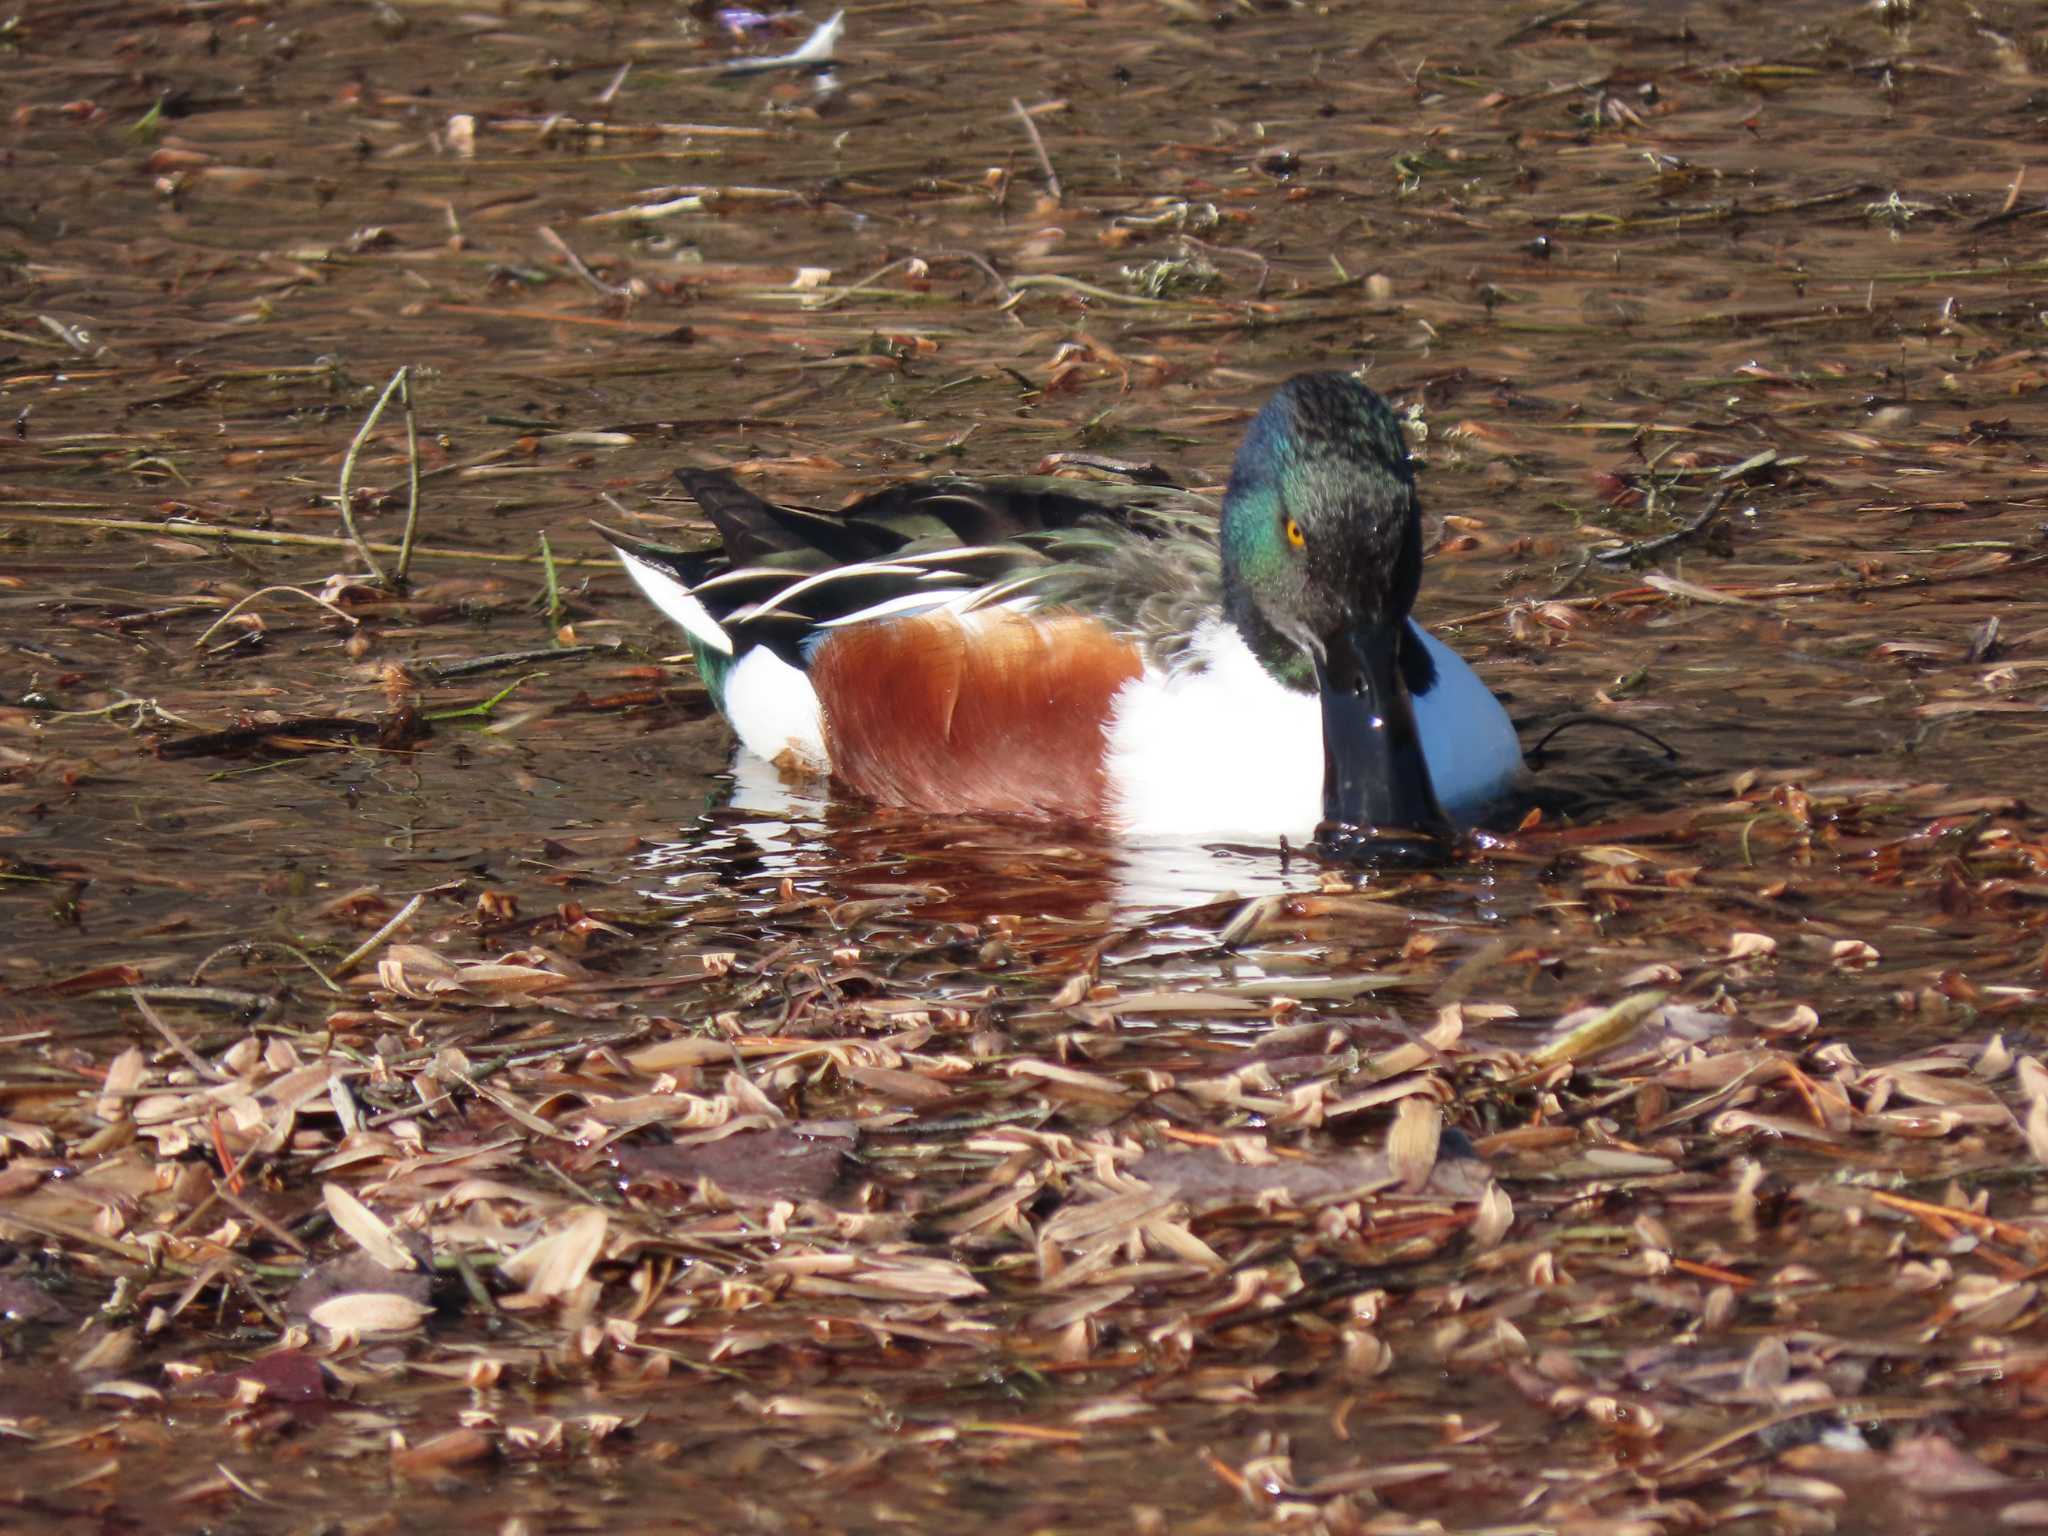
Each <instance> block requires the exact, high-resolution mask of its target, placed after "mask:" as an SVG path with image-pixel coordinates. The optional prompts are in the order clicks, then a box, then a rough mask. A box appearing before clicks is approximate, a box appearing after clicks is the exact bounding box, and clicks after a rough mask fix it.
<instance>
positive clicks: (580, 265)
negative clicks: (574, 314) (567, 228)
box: [540, 224, 635, 299]
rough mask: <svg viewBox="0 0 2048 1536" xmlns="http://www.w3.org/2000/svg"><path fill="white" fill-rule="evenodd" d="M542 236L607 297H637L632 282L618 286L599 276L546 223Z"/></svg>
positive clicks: (541, 228)
mask: <svg viewBox="0 0 2048 1536" xmlns="http://www.w3.org/2000/svg"><path fill="white" fill-rule="evenodd" d="M540 237H541V239H543V240H545V241H546V242H547V243H548V244H549V245H550V246H552V247H553V248H554V252H555V254H556V255H557V256H559V257H561V258H562V260H564V261H565V262H567V263H568V264H569V270H570V271H571V272H574V273H575V274H576V275H577V276H578V277H580V278H581V279H582V280H583V281H584V282H586V283H588V284H589V285H590V286H591V287H592V288H595V289H596V290H597V291H598V292H599V293H601V294H603V295H604V296H605V297H606V298H608V299H630V298H633V297H635V295H634V293H633V289H632V286H631V285H630V284H627V285H625V286H617V285H614V284H612V283H608V282H606V281H605V280H604V279H603V278H601V277H599V276H598V275H597V274H596V273H595V272H593V271H591V270H590V267H589V265H588V264H587V263H586V262H585V261H584V260H583V258H582V257H581V256H578V255H577V254H576V253H575V252H574V251H572V250H570V249H569V242H568V241H566V240H564V239H563V238H562V237H561V236H560V235H558V234H556V233H555V232H554V231H553V230H552V229H549V228H548V227H547V225H545V224H543V225H541V227H540Z"/></svg>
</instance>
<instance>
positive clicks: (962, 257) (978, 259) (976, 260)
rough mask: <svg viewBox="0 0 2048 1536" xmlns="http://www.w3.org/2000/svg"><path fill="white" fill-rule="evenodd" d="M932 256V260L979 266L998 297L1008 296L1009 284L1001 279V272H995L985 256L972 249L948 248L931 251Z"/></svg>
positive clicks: (1005, 297)
mask: <svg viewBox="0 0 2048 1536" xmlns="http://www.w3.org/2000/svg"><path fill="white" fill-rule="evenodd" d="M932 258H933V259H934V260H942V261H965V262H971V263H972V264H973V265H975V266H977V267H979V268H981V271H982V275H983V276H984V277H986V278H987V279H988V280H989V281H990V282H991V283H994V284H995V286H996V294H997V296H998V297H999V298H1003V299H1008V298H1009V297H1010V285H1009V284H1008V283H1006V282H1004V281H1003V278H1002V274H1001V273H999V272H997V271H996V269H995V268H994V267H992V266H990V265H989V260H988V258H987V257H986V256H982V255H978V254H977V253H975V252H973V251H951V250H948V251H933V252H932Z"/></svg>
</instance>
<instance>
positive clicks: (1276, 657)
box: [1223, 570, 1316, 693]
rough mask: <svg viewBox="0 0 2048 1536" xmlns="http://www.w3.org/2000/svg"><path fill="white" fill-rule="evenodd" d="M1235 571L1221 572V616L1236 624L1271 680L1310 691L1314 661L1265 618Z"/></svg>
mask: <svg viewBox="0 0 2048 1536" xmlns="http://www.w3.org/2000/svg"><path fill="white" fill-rule="evenodd" d="M1235 574H1236V573H1235V572H1234V571H1228V570H1226V571H1225V573H1224V578H1223V616H1224V617H1225V618H1226V619H1228V620H1230V622H1231V623H1232V624H1234V625H1236V626H1237V632H1238V634H1240V635H1242V636H1243V637H1244V643H1245V647H1246V649H1248V650H1249V651H1250V652H1251V653H1252V655H1254V656H1256V657H1257V658H1258V659H1259V665H1260V666H1262V667H1264V668H1265V669H1266V671H1267V672H1268V673H1270V674H1271V675H1272V677H1273V680H1274V681H1275V682H1277V683H1279V684H1280V685H1281V686H1282V687H1283V688H1287V689H1290V690H1292V691H1293V692H1295V693H1314V692H1315V691H1316V670H1315V666H1314V664H1313V663H1311V662H1310V661H1309V659H1308V656H1307V654H1306V653H1305V652H1304V651H1303V650H1302V648H1301V647H1300V646H1298V645H1296V644H1295V643H1294V642H1293V641H1292V640H1290V639H1288V638H1287V637H1286V636H1285V635H1283V634H1281V633H1280V631H1279V630H1277V629H1275V628H1274V627H1273V626H1272V625H1271V624H1269V623H1268V622H1267V621H1266V616H1265V615H1264V614H1262V613H1260V612H1259V605H1258V604H1257V603H1255V602H1253V601H1252V598H1251V594H1250V593H1249V592H1247V591H1246V590H1245V588H1244V584H1243V583H1242V582H1239V581H1237V580H1235V579H1233V578H1234V577H1235Z"/></svg>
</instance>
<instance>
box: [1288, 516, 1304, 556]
mask: <svg viewBox="0 0 2048 1536" xmlns="http://www.w3.org/2000/svg"><path fill="white" fill-rule="evenodd" d="M1287 542H1288V543H1290V544H1292V545H1293V546H1294V547H1295V548H1296V549H1300V548H1301V547H1302V546H1303V545H1304V544H1306V543H1307V542H1308V535H1307V534H1305V533H1303V532H1302V531H1301V524H1299V523H1297V522H1296V521H1295V520H1294V519H1293V518H1291V517H1290V518H1289V519H1287Z"/></svg>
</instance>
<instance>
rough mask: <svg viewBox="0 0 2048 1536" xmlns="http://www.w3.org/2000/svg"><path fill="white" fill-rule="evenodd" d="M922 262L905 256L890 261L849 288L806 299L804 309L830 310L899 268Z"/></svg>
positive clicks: (918, 258) (919, 258)
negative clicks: (821, 296)
mask: <svg viewBox="0 0 2048 1536" xmlns="http://www.w3.org/2000/svg"><path fill="white" fill-rule="evenodd" d="M922 260H923V258H922V257H919V256H905V257H903V258H901V259H900V260H897V261H892V262H890V263H889V265H887V266H886V267H883V268H881V269H880V270H879V271H876V272H870V273H869V274H868V275H867V276H866V277H864V278H862V279H861V280H860V281H859V282H857V283H855V284H853V285H852V286H851V287H848V288H841V289H838V290H836V291H835V292H833V293H831V294H830V295H827V296H826V297H823V298H818V297H808V298H806V299H805V300H804V301H803V304H804V308H805V309H810V310H824V309H831V308H833V307H834V306H835V305H838V304H843V303H845V302H846V300H848V299H850V298H852V297H853V296H854V295H855V294H856V293H860V292H862V291H864V290H866V289H869V288H872V287H874V285H875V284H876V283H879V282H880V281H881V280H882V279H883V278H885V277H887V276H888V275H889V274H890V273H891V272H894V271H896V270H897V269H898V268H899V267H908V266H914V265H916V264H918V263H919V262H921V261H922Z"/></svg>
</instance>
